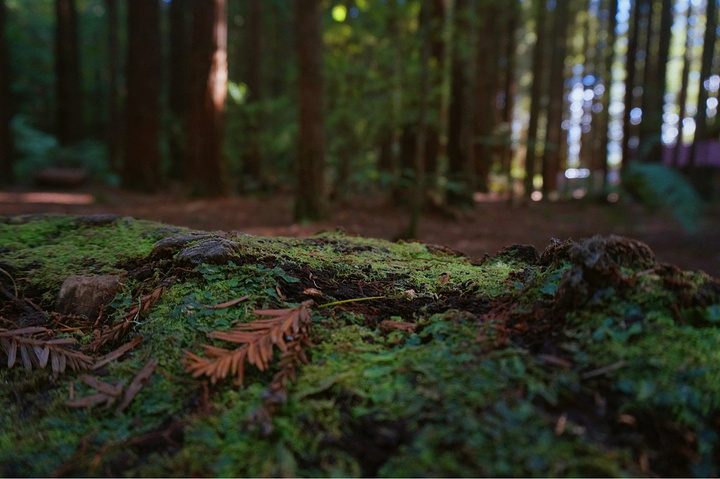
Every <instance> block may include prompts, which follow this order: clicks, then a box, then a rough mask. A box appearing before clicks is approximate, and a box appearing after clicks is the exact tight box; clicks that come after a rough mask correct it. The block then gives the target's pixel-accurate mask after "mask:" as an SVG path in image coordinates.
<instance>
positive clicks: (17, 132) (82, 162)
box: [12, 115, 118, 184]
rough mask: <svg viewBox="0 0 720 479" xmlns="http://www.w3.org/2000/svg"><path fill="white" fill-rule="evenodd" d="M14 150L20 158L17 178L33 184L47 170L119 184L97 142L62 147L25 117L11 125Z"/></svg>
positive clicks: (14, 120) (100, 144)
mask: <svg viewBox="0 0 720 479" xmlns="http://www.w3.org/2000/svg"><path fill="white" fill-rule="evenodd" d="M12 129H13V135H14V137H15V149H16V151H17V152H18V155H19V158H18V161H17V162H16V163H15V176H16V177H17V178H24V179H25V180H26V181H29V180H32V178H33V177H34V175H35V173H37V172H38V170H40V169H42V168H48V167H74V168H83V169H84V170H86V171H87V172H88V173H90V174H91V175H93V176H94V178H95V179H96V180H99V181H102V182H104V183H107V184H117V183H118V177H117V175H115V174H114V173H112V172H111V171H110V169H109V166H108V163H107V159H106V154H105V147H104V145H103V144H102V143H100V142H98V141H95V140H84V141H81V142H79V143H76V144H74V145H70V146H66V147H61V146H60V145H59V143H58V141H57V138H55V137H54V136H53V135H50V134H47V133H45V132H43V131H40V130H38V129H36V128H34V127H33V126H32V125H31V124H30V120H29V118H28V117H27V116H25V115H16V116H15V117H14V118H13V121H12Z"/></svg>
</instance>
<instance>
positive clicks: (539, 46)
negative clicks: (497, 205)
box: [524, 0, 547, 198]
mask: <svg viewBox="0 0 720 479" xmlns="http://www.w3.org/2000/svg"><path fill="white" fill-rule="evenodd" d="M534 7H535V38H536V40H535V46H534V47H533V56H532V85H531V87H530V118H529V120H528V132H527V147H526V153H525V182H524V183H525V198H530V196H531V195H532V193H533V190H534V186H533V179H534V177H535V158H536V155H537V144H538V123H539V120H540V108H541V103H542V95H543V79H544V78H545V65H544V63H545V17H546V12H547V8H546V5H545V0H535V2H534Z"/></svg>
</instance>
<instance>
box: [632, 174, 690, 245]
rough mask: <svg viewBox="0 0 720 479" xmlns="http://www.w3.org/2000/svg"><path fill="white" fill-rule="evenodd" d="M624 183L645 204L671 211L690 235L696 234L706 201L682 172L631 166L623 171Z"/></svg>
mask: <svg viewBox="0 0 720 479" xmlns="http://www.w3.org/2000/svg"><path fill="white" fill-rule="evenodd" d="M622 179H623V185H624V187H625V189H627V190H629V191H632V192H633V193H635V194H636V195H637V196H638V198H639V199H640V201H642V202H643V203H644V204H646V205H648V206H655V207H657V206H667V207H670V208H671V210H672V212H673V216H675V218H676V219H677V220H678V221H679V222H680V224H681V225H682V226H683V228H685V230H686V231H687V232H688V233H691V234H695V233H697V231H698V224H699V221H700V217H701V215H702V211H703V206H704V205H703V201H702V199H701V198H700V195H698V193H697V191H695V188H693V186H692V185H691V184H690V182H689V181H688V180H687V179H686V178H685V177H684V176H683V175H682V174H681V173H680V172H678V171H677V170H674V169H672V168H669V167H667V166H665V165H663V164H661V163H640V162H632V163H629V164H628V165H627V166H626V167H625V168H624V170H623V176H622Z"/></svg>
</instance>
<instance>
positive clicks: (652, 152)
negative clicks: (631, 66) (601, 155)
mask: <svg viewBox="0 0 720 479" xmlns="http://www.w3.org/2000/svg"><path fill="white" fill-rule="evenodd" d="M660 5H661V11H660V19H659V22H658V21H657V19H656V18H655V17H656V15H654V8H653V6H654V5H652V4H650V5H649V7H650V8H649V12H648V19H647V22H648V27H647V36H646V47H645V50H646V51H645V55H646V57H645V72H644V80H643V96H642V122H641V123H640V128H639V130H640V131H639V134H640V143H641V145H643V151H644V152H645V153H644V154H643V158H644V159H647V160H650V161H658V162H659V161H661V159H662V158H661V146H662V124H663V106H664V105H665V77H666V73H667V61H668V55H669V52H670V39H671V37H672V31H671V27H672V9H673V5H672V0H661V4H660Z"/></svg>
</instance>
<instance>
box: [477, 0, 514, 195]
mask: <svg viewBox="0 0 720 479" xmlns="http://www.w3.org/2000/svg"><path fill="white" fill-rule="evenodd" d="M501 15H502V13H501V12H500V11H498V9H497V8H496V5H495V4H494V3H486V4H484V5H482V7H481V8H480V11H479V16H480V30H479V38H478V49H477V52H476V59H477V88H476V92H475V99H476V105H477V106H476V115H475V134H474V135H473V136H474V138H473V157H474V162H475V174H476V181H477V189H478V190H480V191H488V187H489V175H490V168H491V167H492V162H493V151H494V149H495V148H494V146H493V144H492V140H493V130H494V128H495V123H496V114H495V113H496V109H497V108H496V106H495V99H496V96H497V89H498V83H499V82H498V73H499V68H498V62H499V59H500V58H499V57H500V51H499V49H498V38H499V37H501V36H503V35H507V34H508V32H505V31H502V30H501V25H500V24H498V18H501Z"/></svg>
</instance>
